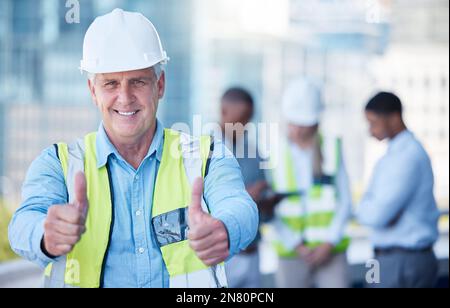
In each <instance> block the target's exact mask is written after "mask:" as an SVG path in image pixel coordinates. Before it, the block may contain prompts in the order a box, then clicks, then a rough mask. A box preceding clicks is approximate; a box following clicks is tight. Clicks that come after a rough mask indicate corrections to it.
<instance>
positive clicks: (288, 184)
mask: <svg viewBox="0 0 450 308" xmlns="http://www.w3.org/2000/svg"><path fill="white" fill-rule="evenodd" d="M321 150H322V155H323V158H324V161H323V163H322V170H323V172H324V174H325V176H323V177H322V178H320V179H314V185H313V186H312V187H311V189H310V190H309V191H308V192H306V194H305V195H301V196H294V197H290V198H287V199H286V200H284V201H283V202H281V203H280V204H279V205H278V206H277V208H276V210H275V214H276V218H275V222H274V228H273V229H274V230H276V239H275V241H274V247H275V249H276V251H277V253H278V255H279V256H280V257H286V258H291V257H296V256H297V253H296V252H295V251H294V250H292V249H289V248H287V247H293V245H295V244H296V243H299V242H303V243H304V244H305V245H306V246H308V247H310V248H314V247H317V246H319V245H320V244H323V243H324V242H326V241H327V239H328V238H330V235H329V227H330V226H331V224H332V223H333V219H334V216H335V210H336V203H337V198H338V191H337V188H336V183H335V180H334V178H335V176H336V174H337V172H338V171H339V168H340V165H339V164H340V161H341V141H340V139H337V140H336V139H323V138H321ZM283 157H284V163H283V164H280V167H281V168H279V169H277V170H276V172H275V173H274V181H276V182H277V183H276V184H275V186H276V187H277V190H278V191H281V192H293V191H298V190H299V188H298V185H297V178H296V174H295V173H294V172H295V166H294V160H293V157H292V153H291V150H290V148H289V147H287V148H286V151H285V153H284V156H283ZM329 175H331V176H329ZM348 244H349V239H348V238H344V239H343V240H342V241H341V242H340V243H339V244H338V245H336V247H335V249H334V252H335V253H340V252H344V251H345V250H346V249H347V247H348Z"/></svg>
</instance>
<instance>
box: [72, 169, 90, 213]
mask: <svg viewBox="0 0 450 308" xmlns="http://www.w3.org/2000/svg"><path fill="white" fill-rule="evenodd" d="M74 186H75V191H74V192H75V200H74V204H75V206H76V207H77V208H78V209H79V210H80V211H82V212H83V213H84V212H86V210H87V207H88V199H87V185H86V177H85V175H84V173H83V172H81V171H80V172H78V173H77V174H76V175H75V182H74Z"/></svg>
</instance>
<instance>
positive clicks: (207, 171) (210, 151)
mask: <svg viewBox="0 0 450 308" xmlns="http://www.w3.org/2000/svg"><path fill="white" fill-rule="evenodd" d="M210 140H211V145H210V147H209V155H208V159H207V160H206V168H205V178H206V176H207V175H208V173H209V166H210V165H211V159H212V155H213V153H214V137H213V136H211V139H210Z"/></svg>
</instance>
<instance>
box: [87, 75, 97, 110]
mask: <svg viewBox="0 0 450 308" xmlns="http://www.w3.org/2000/svg"><path fill="white" fill-rule="evenodd" d="M88 87H89V92H90V93H91V97H92V102H93V103H94V105H95V106H97V95H96V93H95V86H94V82H92V81H91V79H88Z"/></svg>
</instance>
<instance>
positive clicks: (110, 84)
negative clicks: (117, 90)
mask: <svg viewBox="0 0 450 308" xmlns="http://www.w3.org/2000/svg"><path fill="white" fill-rule="evenodd" d="M116 85H117V82H115V81H110V82H107V83H105V87H107V88H113V87H115V86H116Z"/></svg>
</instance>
